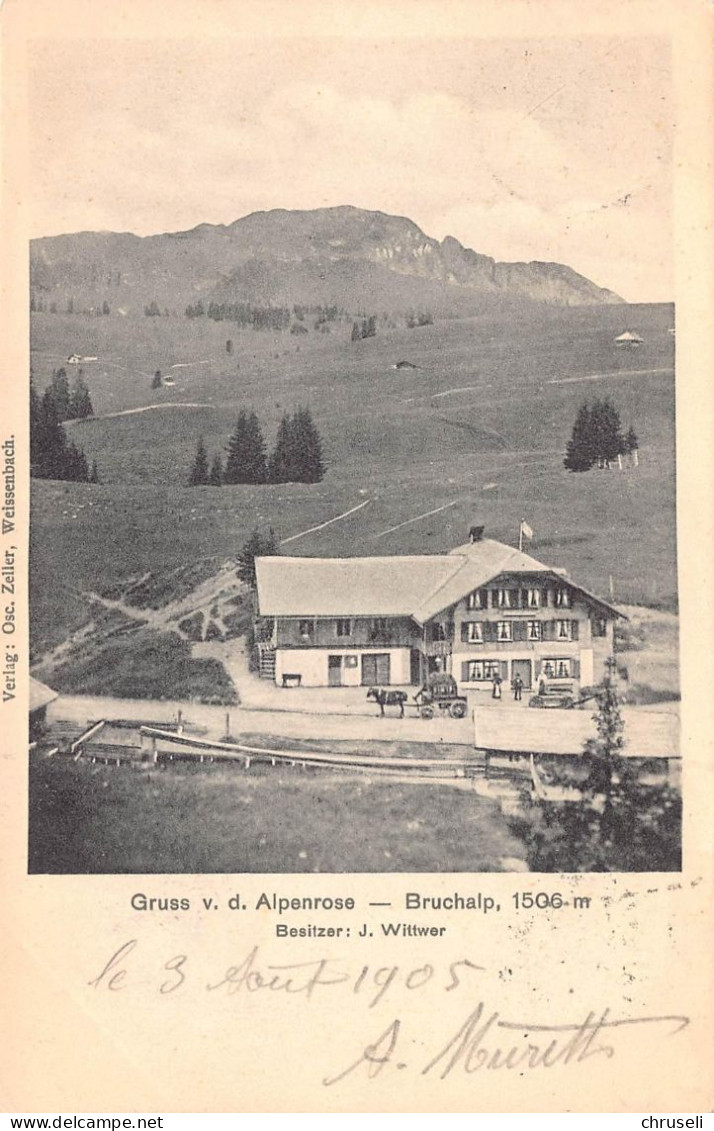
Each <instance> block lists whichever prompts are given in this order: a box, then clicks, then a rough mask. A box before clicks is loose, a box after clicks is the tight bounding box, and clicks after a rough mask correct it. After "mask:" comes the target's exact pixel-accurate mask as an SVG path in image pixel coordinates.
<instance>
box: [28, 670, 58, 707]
mask: <svg viewBox="0 0 714 1131" xmlns="http://www.w3.org/2000/svg"><path fill="white" fill-rule="evenodd" d="M57 697H58V696H57V692H56V691H53V690H52V688H51V687H48V686H47V684H45V683H40V681H39V679H34V677H33V676H30V714H32V712H33V711H39V709H40V707H46V706H47V704H48V703H51V702H52V701H53V700H54V699H57Z"/></svg>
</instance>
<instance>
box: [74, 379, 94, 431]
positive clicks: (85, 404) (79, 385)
mask: <svg viewBox="0 0 714 1131" xmlns="http://www.w3.org/2000/svg"><path fill="white" fill-rule="evenodd" d="M69 414H70V420H85V419H86V418H87V417H88V416H94V408H93V407H92V398H91V397H90V395H89V389H88V388H87V385H86V383H85V381H84V377H83V374H82V370H81V369H80V371H79V373H78V374H77V378H76V380H75V382H74V387H73V389H72V395H71V396H70V399H69Z"/></svg>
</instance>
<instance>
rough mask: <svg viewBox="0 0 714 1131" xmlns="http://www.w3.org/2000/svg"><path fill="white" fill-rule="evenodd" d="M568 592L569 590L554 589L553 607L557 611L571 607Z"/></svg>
mask: <svg viewBox="0 0 714 1131" xmlns="http://www.w3.org/2000/svg"><path fill="white" fill-rule="evenodd" d="M571 603H572V602H571V600H570V590H569V589H556V591H555V606H556V608H558V609H569V608H570V606H571Z"/></svg>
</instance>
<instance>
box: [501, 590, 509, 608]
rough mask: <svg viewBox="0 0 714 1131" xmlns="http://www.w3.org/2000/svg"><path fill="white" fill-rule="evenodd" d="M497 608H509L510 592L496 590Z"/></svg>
mask: <svg viewBox="0 0 714 1131" xmlns="http://www.w3.org/2000/svg"><path fill="white" fill-rule="evenodd" d="M498 607H499V609H510V608H511V590H510V589H499V590H498Z"/></svg>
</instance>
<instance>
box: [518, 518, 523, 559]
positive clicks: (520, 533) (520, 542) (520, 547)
mask: <svg viewBox="0 0 714 1131" xmlns="http://www.w3.org/2000/svg"><path fill="white" fill-rule="evenodd" d="M518 550H519V553H521V554H522V553H523V519H521V525H520V526H519V528H518Z"/></svg>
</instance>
